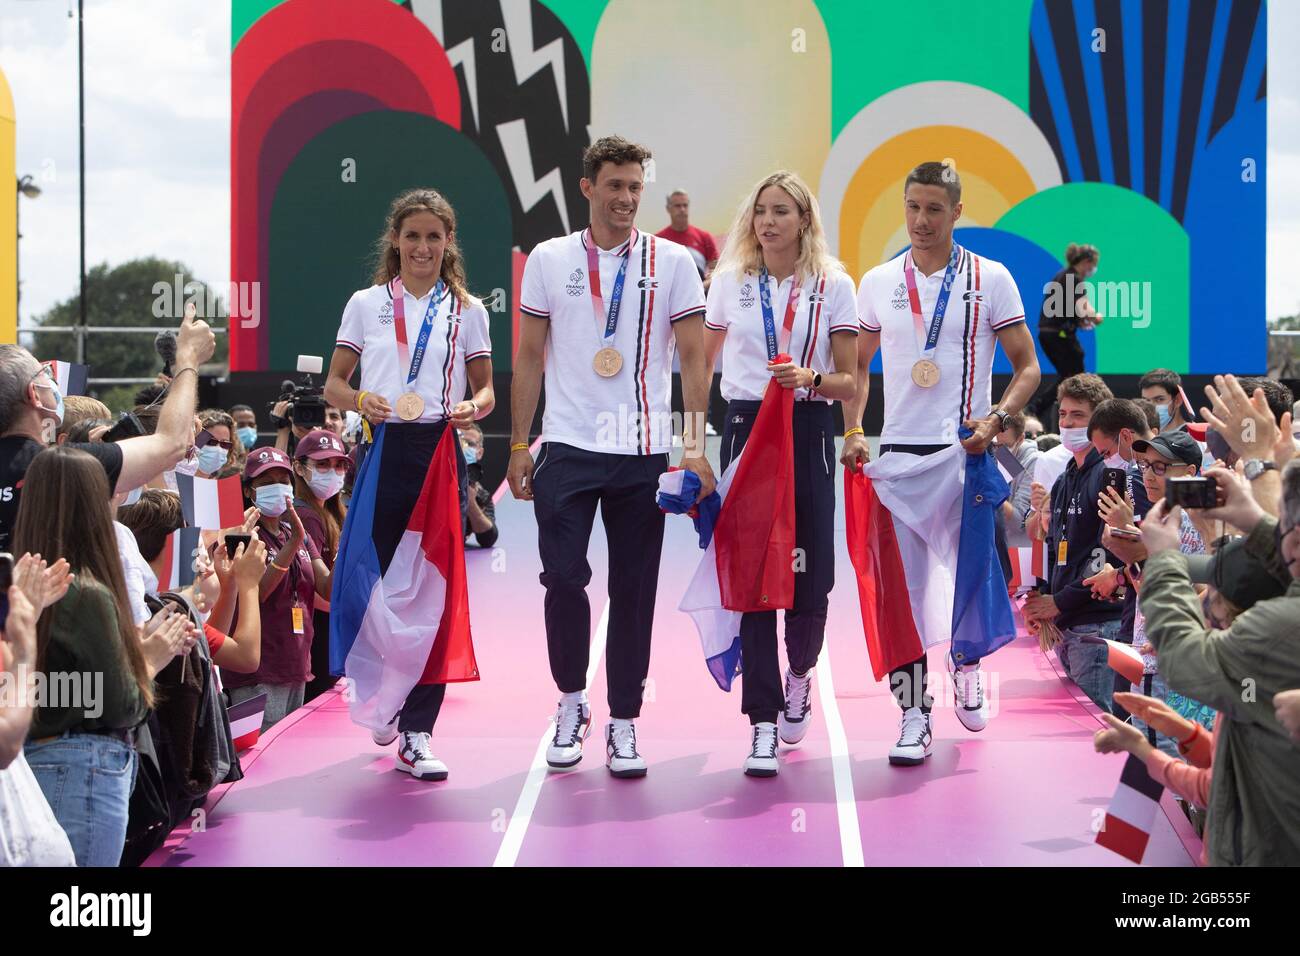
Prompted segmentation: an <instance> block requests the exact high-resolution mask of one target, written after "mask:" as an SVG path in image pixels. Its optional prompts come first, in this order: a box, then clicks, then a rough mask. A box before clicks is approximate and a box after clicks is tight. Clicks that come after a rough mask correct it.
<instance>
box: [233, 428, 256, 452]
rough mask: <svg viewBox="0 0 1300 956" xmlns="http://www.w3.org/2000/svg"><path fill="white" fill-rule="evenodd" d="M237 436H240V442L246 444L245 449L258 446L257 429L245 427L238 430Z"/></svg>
mask: <svg viewBox="0 0 1300 956" xmlns="http://www.w3.org/2000/svg"><path fill="white" fill-rule="evenodd" d="M235 434H236V435H238V436H239V440H240V441H241V442H243V443H244V447H245V448H252V447H253V446H254V445H256V444H257V429H256V428H250V427H248V426H247V425H245V426H244V427H243V428H236V429H235Z"/></svg>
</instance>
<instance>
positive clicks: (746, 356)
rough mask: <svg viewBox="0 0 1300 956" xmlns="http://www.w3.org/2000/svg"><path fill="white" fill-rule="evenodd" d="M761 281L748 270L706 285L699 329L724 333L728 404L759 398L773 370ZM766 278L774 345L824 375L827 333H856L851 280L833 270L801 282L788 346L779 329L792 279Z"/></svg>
mask: <svg viewBox="0 0 1300 956" xmlns="http://www.w3.org/2000/svg"><path fill="white" fill-rule="evenodd" d="M761 281H762V280H761V278H760V277H759V276H757V275H753V274H752V273H748V272H747V273H745V274H744V275H739V276H738V275H736V274H735V273H734V272H729V273H726V274H725V275H721V274H720V275H715V276H714V277H713V281H712V282H711V283H710V285H709V297H708V308H707V310H706V312H705V314H704V327H705V328H707V329H713V330H714V331H716V332H726V333H727V337H726V338H725V339H724V340H723V343H722V397H723V398H725V399H726V400H727V401H729V402H730V401H737V400H738V401H761V400H762V398H763V392H764V391H765V390H766V389H767V383H768V382H770V381H771V380H772V373H771V372H769V371H768V370H767V362H768V356H767V333H766V331H765V327H764V324H763V306H762V302H761V300H760V298H759V283H760V282H761ZM767 282H768V288H769V289H770V290H771V301H772V321H773V324H774V325H775V328H776V340H777V347H778V349H781V348H783V347H784V348H785V351H786V353H787V354H788V355H789V356H790V357H791V358H792V359H793V360H794V363H795V364H796V365H799V366H801V367H803V368H810V369H812V370H813V371H816V372H821V373H822V374H823V375H827V374H830V373H832V372H834V371H835V362H834V359H833V358H832V357H831V333H832V332H849V333H852V334H853V335H855V336H856V335H857V334H858V309H857V303H856V302H855V298H854V289H853V280H852V279H851V278H849V276H848V274H847V273H844V272H841V271H838V270H836V271H833V272H830V273H828V274H826V275H820V276H814V277H812V279H810V280H809V281H807V282H805V283H804V284H803V286H802V287H801V288H800V292H799V296H800V300H801V301H800V302H798V303H797V305H796V311H795V314H794V322H793V323H792V325H791V333H790V340H789V343H788V346H783V344H782V343H783V342H784V339H785V337H784V334H783V332H782V328H783V324H784V322H785V313H786V308H787V307H788V305H789V302H790V293H791V292H792V290H793V289H794V277H793V276H791V277H789V278H787V279H785V280H784V281H782V282H780V283H778V282H777V281H776V279H775V278H773V277H772V276H770V275H769V276H768V277H767ZM843 371H850V370H849V369H844V370H843ZM794 396H795V401H810V400H811V401H821V402H827V403H829V402H830V401H831V399H829V398H827V397H826V396H824V395H819V394H816V393H814V392H813V391H812V390H811V389H807V388H801V389H797V390H796V391H795V393H794Z"/></svg>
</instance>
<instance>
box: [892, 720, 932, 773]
mask: <svg viewBox="0 0 1300 956" xmlns="http://www.w3.org/2000/svg"><path fill="white" fill-rule="evenodd" d="M900 723H901V729H900V730H899V734H898V743H896V744H894V746H893V747H892V748H890V751H889V762H890V763H891V764H893V765H894V766H895V767H915V766H916V765H917V764H920V763H923V762H924V761H925V758H926V757H928V756H930V745H931V743H933V738H932V737H931V736H930V715H929V714H927V713H925V711H923V710H921V708H920V707H909V708H907V710H905V711H903V717H902V720H901V722H900Z"/></svg>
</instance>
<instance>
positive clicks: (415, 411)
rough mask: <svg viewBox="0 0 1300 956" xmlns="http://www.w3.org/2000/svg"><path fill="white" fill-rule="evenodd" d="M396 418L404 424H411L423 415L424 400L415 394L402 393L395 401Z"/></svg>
mask: <svg viewBox="0 0 1300 956" xmlns="http://www.w3.org/2000/svg"><path fill="white" fill-rule="evenodd" d="M396 410H397V417H398V418H400V419H401V420H402V421H404V422H413V421H415V420H416V419H417V418H419V417H420V416H421V415H423V414H424V399H422V398H421V397H420V396H419V395H417V394H416V393H415V392H404V393H403V394H402V396H401V398H399V399H398V400H397V405H396Z"/></svg>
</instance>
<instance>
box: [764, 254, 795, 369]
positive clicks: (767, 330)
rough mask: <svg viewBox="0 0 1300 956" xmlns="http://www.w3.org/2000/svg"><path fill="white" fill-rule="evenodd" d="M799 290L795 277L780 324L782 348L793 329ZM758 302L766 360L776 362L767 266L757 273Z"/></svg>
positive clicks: (774, 330) (774, 328) (773, 319)
mask: <svg viewBox="0 0 1300 956" xmlns="http://www.w3.org/2000/svg"><path fill="white" fill-rule="evenodd" d="M799 290H800V285H799V280H798V278H797V277H796V278H795V280H794V284H793V285H791V286H790V298H789V299H787V300H786V303H785V321H784V322H783V323H782V324H781V338H782V339H783V343H782V347H783V348H785V347H788V346H789V344H790V333H791V332H792V331H793V329H794V310H795V309H797V308H798V307H799ZM758 300H759V302H760V304H761V305H762V306H763V335H764V336H765V337H766V339H767V360H768V361H769V362H772V361H775V360H776V354H777V352H778V351H781V349H778V348H777V343H776V315H775V314H774V313H773V311H772V292H771V290H770V289H768V287H767V266H763V267H762V268H761V269H760V270H759V273H758Z"/></svg>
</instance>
